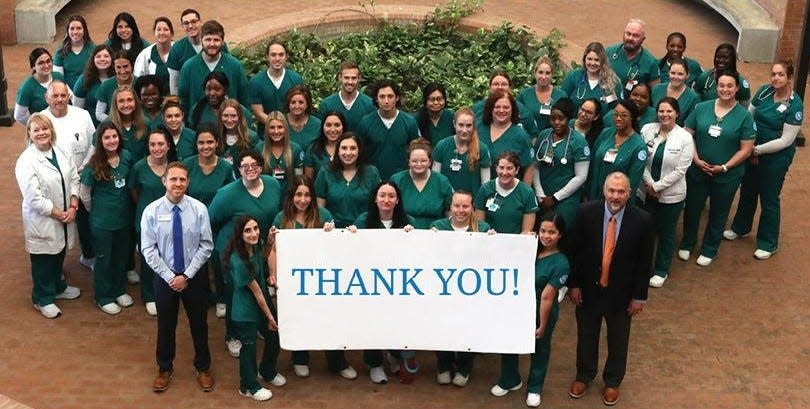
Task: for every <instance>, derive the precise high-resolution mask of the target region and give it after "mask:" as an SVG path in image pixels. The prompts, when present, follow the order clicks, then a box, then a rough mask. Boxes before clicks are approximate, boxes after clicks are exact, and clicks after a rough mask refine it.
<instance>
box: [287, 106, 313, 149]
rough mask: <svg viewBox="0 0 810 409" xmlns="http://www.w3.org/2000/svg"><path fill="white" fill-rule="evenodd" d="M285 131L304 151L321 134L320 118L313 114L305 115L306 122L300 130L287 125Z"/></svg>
mask: <svg viewBox="0 0 810 409" xmlns="http://www.w3.org/2000/svg"><path fill="white" fill-rule="evenodd" d="M287 133H288V134H289V135H290V140H291V141H293V142H294V143H297V144H298V146H300V147H301V149H303V150H304V151H306V150H307V148H309V146H310V145H312V142H315V140H316V139H318V137H319V136H321V120H320V119H318V118H317V117H315V116H314V115H307V122H306V123H305V124H304V127H303V128H301V130H300V131H297V130H295V129H294V128H293V127H292V126H290V125H288V126H287Z"/></svg>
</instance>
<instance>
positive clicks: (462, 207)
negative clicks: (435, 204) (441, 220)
mask: <svg viewBox="0 0 810 409" xmlns="http://www.w3.org/2000/svg"><path fill="white" fill-rule="evenodd" d="M472 212H473V200H472V196H470V195H468V194H464V193H454V194H453V201H452V202H451V204H450V215H451V216H452V217H453V221H455V222H456V223H457V224H461V223H466V222H467V221H468V220H470V215H471V214H472Z"/></svg>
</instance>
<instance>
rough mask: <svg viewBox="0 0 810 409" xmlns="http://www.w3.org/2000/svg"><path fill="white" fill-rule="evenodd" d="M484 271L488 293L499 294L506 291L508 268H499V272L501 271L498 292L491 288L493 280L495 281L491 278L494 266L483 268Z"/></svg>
mask: <svg viewBox="0 0 810 409" xmlns="http://www.w3.org/2000/svg"><path fill="white" fill-rule="evenodd" d="M484 271H486V272H487V292H488V293H489V294H490V295H501V294H503V293H505V292H506V272H507V271H508V269H506V268H502V269H501V270H500V272H501V289H500V291H499V292H497V291H495V290H493V288H492V287H493V281H495V280H494V279H493V278H492V273H494V272H495V271H496V270H495V269H494V268H485V269H484Z"/></svg>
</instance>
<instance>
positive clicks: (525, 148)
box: [478, 124, 534, 178]
mask: <svg viewBox="0 0 810 409" xmlns="http://www.w3.org/2000/svg"><path fill="white" fill-rule="evenodd" d="M489 131H490V126H489V125H484V124H479V126H478V141H479V142H480V145H481V146H486V147H487V148H488V149H489V154H490V155H491V157H492V166H490V168H489V169H490V174H491V177H492V178H495V168H496V167H497V165H498V163H497V160H498V156H499V155H500V154H501V153H503V152H506V151H512V152H514V153H516V154H517V155H518V158H520V167H521V168H523V169H526V167H528V166H529V165H531V164H532V156H533V153H534V152H533V151H532V146H531V138H530V137H529V134H527V133H526V131H524V130H523V128H521V127H519V126H517V125H515V124H512V126H510V127H509V128H508V129H507V130H506V131H505V132H504V133H503V134H502V135H501V137H500V138H498V139H497V140H496V141H495V142H493V141H492V137H491V136H490V133H489Z"/></svg>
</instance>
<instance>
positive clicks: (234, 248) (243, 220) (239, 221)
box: [222, 214, 261, 279]
mask: <svg viewBox="0 0 810 409" xmlns="http://www.w3.org/2000/svg"><path fill="white" fill-rule="evenodd" d="M251 220H253V221H255V222H256V224H258V223H259V222H258V220H256V218H254V217H253V216H250V215H246V214H243V215H241V216H237V217H236V220H235V221H234V223H233V235H232V236H231V239H230V240H228V244H227V245H226V246H225V252H224V255H223V257H222V267H224V268H225V270H226V271H227V270H230V268H231V254H233V253H234V252H236V254H238V255H239V259H241V260H242V262H243V263H245V266H246V267H247V270H248V274H249V275H250V278H253V279H255V278H256V268H255V267H254V266H253V263H251V262H250V255H249V254H248V246H249V244H247V243H245V239H244V237H242V232H243V231H244V230H245V226H247V224H248V222H250V221H251ZM259 244H261V235H260V236H259Z"/></svg>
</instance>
